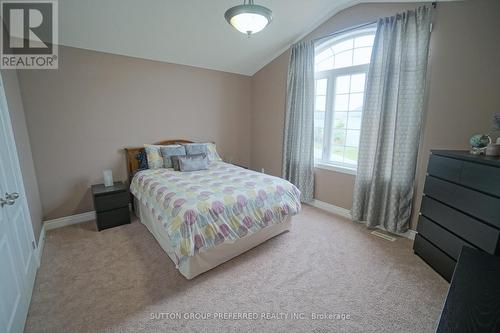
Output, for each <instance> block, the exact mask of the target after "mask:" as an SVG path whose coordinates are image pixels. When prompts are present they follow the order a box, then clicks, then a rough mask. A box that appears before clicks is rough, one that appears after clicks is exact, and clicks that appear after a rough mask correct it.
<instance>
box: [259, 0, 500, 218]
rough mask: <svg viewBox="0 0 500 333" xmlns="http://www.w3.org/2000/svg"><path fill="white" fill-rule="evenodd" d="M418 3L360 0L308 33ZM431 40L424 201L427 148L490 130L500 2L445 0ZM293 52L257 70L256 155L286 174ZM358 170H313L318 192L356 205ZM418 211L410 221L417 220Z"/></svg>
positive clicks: (498, 85)
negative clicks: (284, 156) (289, 71)
mask: <svg viewBox="0 0 500 333" xmlns="http://www.w3.org/2000/svg"><path fill="white" fill-rule="evenodd" d="M417 6H418V4H411V3H410V4H408V3H406V4H363V5H358V6H354V7H352V8H349V9H347V10H345V11H343V12H341V13H339V14H337V15H335V16H333V17H332V18H331V19H330V20H328V21H327V22H325V23H324V24H323V25H321V26H320V27H319V28H317V29H316V30H315V31H314V32H313V33H311V34H310V35H309V36H307V37H306V38H305V39H311V38H315V37H319V36H323V35H326V34H328V33H332V32H335V31H338V30H340V29H343V28H347V27H350V26H355V25H358V24H362V23H365V22H370V21H373V20H375V19H377V18H378V17H383V16H389V15H393V14H394V13H396V12H398V11H401V10H405V9H410V8H415V7H417ZM434 22H435V24H434V30H433V33H432V38H431V47H430V60H429V77H430V85H429V87H428V90H429V97H428V107H427V108H426V111H425V112H426V117H425V118H426V119H425V125H424V131H423V139H422V145H421V147H420V152H419V161H418V172H417V194H416V196H417V200H416V207H419V205H420V197H421V195H422V187H423V181H424V178H425V169H426V164H427V159H428V155H429V150H430V149H436V148H443V149H445V148H446V149H467V147H468V145H467V142H468V138H469V137H470V136H471V135H472V134H474V133H481V132H488V131H489V130H490V127H491V119H492V116H493V113H494V112H499V111H500V65H499V62H498V61H499V58H498V54H500V34H499V33H498V32H499V31H500V2H499V1H495V0H479V1H468V2H453V3H440V4H439V5H438V9H437V11H436V16H435V20H434ZM288 55H289V52H288V51H287V52H285V53H284V54H283V55H281V56H279V57H278V58H276V59H275V60H274V61H273V62H271V63H269V64H268V65H266V66H265V67H264V68H263V69H261V70H260V71H259V72H258V73H256V74H255V75H254V76H253V79H252V87H253V96H252V98H253V108H254V110H253V117H252V144H251V147H252V152H251V156H252V160H251V167H252V168H253V169H256V170H260V168H262V167H264V166H266V170H268V171H269V172H270V173H271V174H274V175H280V174H281V144H282V131H283V120H284V108H285V106H284V104H285V97H284V96H285V90H286V70H287V64H288ZM353 185H354V176H350V175H347V174H341V173H338V172H333V171H328V170H319V169H317V170H316V191H315V197H316V199H319V200H321V201H325V202H328V203H331V204H334V205H337V206H340V207H343V208H347V209H350V208H351V207H352V192H353ZM415 217H416V214H415V216H414V219H413V222H412V226H413V227H415V226H416V221H415V220H416V219H415Z"/></svg>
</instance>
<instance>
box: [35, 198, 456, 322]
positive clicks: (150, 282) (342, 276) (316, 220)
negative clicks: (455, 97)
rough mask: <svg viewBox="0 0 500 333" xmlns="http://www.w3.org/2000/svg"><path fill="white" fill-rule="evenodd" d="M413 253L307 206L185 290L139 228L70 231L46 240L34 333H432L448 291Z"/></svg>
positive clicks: (406, 245)
mask: <svg viewBox="0 0 500 333" xmlns="http://www.w3.org/2000/svg"><path fill="white" fill-rule="evenodd" d="M411 246H412V243H411V241H409V240H407V239H403V238H398V239H397V241H395V242H389V241H386V240H384V239H381V238H378V237H375V236H373V235H370V233H369V231H368V230H367V229H366V228H364V227H363V226H362V225H359V224H354V223H352V222H350V221H347V220H344V219H342V218H339V217H336V216H334V215H331V214H329V213H325V212H323V211H321V210H318V209H316V208H312V207H309V206H304V208H303V210H302V212H301V214H300V215H299V216H297V217H296V218H295V220H294V227H293V231H292V232H288V233H285V234H282V235H280V236H278V237H275V238H273V239H271V240H269V241H268V242H266V243H264V244H262V245H260V246H258V247H257V248H255V249H253V250H251V251H249V252H247V253H245V254H243V255H241V256H239V257H237V258H235V259H233V260H231V261H229V262H227V263H225V264H224V265H221V266H219V267H217V268H215V269H213V270H212V271H209V272H207V273H205V274H202V275H200V276H198V277H197V278H195V279H193V280H191V281H188V280H186V279H184V278H183V277H182V276H181V275H180V274H179V273H177V271H176V270H175V268H174V265H173V264H172V262H171V261H170V259H169V258H168V257H167V255H166V254H165V253H164V252H163V251H162V249H161V248H160V246H159V245H158V244H157V243H156V241H155V239H154V238H153V237H152V236H151V234H150V233H149V232H148V231H147V230H146V228H145V227H144V226H143V225H142V224H140V223H138V222H134V223H132V224H130V225H126V226H122V227H118V228H113V229H109V230H105V231H102V232H96V230H95V226H94V224H93V223H90V222H89V223H83V224H78V225H74V226H69V227H65V228H61V229H56V230H52V231H49V232H48V233H47V239H46V244H45V251H44V254H43V259H42V266H41V267H40V270H39V272H38V275H37V278H36V284H35V290H34V293H33V298H32V302H31V307H30V311H29V315H28V319H27V322H26V332H95V331H99V332H101V331H102V332H140V331H145V332H146V331H148V332H157V331H162V332H170V331H178V332H180V331H184V332H186V331H187V332H226V331H238V332H250V331H251V332H433V331H434V329H435V326H436V323H437V320H438V318H439V314H440V310H441V308H442V304H443V301H444V299H445V297H446V292H447V288H448V284H447V282H445V281H444V280H443V279H442V278H441V277H440V276H439V275H437V273H435V272H434V271H433V270H431V269H430V268H429V267H428V266H427V265H426V264H425V263H424V262H423V261H422V260H421V259H419V258H418V257H416V256H415V255H414V254H413V252H412V248H411ZM190 313H195V314H196V315H197V316H208V315H210V316H211V318H208V319H203V318H198V319H189V318H187V319H185V318H184V316H188V315H189V314H190ZM243 313H249V314H247V316H250V318H249V319H248V318H243V319H231V318H229V319H228V318H227V316H238V315H240V316H243ZM262 313H264V314H265V315H266V316H274V318H262V317H261V316H262ZM294 313H295V314H296V318H292V315H293V314H294ZM313 314H331V315H334V316H335V315H341V314H344V315H348V316H349V318H348V319H346V318H344V319H338V318H336V317H333V318H330V319H328V318H326V319H321V318H320V319H318V318H316V319H315V320H313V319H312V315H313ZM170 316H172V317H174V318H171V317H170ZM176 316H181V318H180V319H178V318H177V319H176V318H175V317H176ZM215 316H218V317H222V316H226V319H223V318H213V317H215ZM254 316H258V318H254ZM286 316H288V318H287V317H286ZM152 317H156V318H160V319H156V318H155V319H152Z"/></svg>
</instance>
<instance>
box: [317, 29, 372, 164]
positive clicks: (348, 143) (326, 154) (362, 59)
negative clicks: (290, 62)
mask: <svg viewBox="0 0 500 333" xmlns="http://www.w3.org/2000/svg"><path fill="white" fill-rule="evenodd" d="M374 38H375V28H368V29H366V28H365V29H363V30H356V31H353V32H349V33H346V34H342V35H340V36H337V37H335V38H332V39H330V40H328V41H327V42H325V43H322V44H320V45H318V46H317V47H316V57H315V89H314V94H315V103H314V159H315V161H316V164H317V165H320V166H321V165H330V166H334V167H341V168H345V169H351V170H355V169H356V165H357V160H358V147H359V136H360V130H361V117H362V114H363V100H364V92H365V80H366V74H367V72H368V67H369V64H370V58H371V52H372V46H373V41H374Z"/></svg>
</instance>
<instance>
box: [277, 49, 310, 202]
mask: <svg viewBox="0 0 500 333" xmlns="http://www.w3.org/2000/svg"><path fill="white" fill-rule="evenodd" d="M313 143H314V42H312V41H310V42H302V43H298V44H295V45H293V46H292V53H291V56H290V63H289V65H288V80H287V95H286V110H285V131H284V137H283V170H282V171H283V177H284V178H285V179H287V180H289V181H290V182H291V183H292V184H294V185H295V186H297V188H298V189H299V190H300V193H301V197H300V199H301V201H302V202H310V201H312V200H313V195H314V150H313Z"/></svg>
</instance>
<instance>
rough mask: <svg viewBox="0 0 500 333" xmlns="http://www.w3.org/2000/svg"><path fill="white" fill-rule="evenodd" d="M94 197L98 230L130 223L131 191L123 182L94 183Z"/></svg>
mask: <svg viewBox="0 0 500 333" xmlns="http://www.w3.org/2000/svg"><path fill="white" fill-rule="evenodd" d="M91 189H92V197H93V198H94V208H95V212H96V222H97V230H99V231H101V230H103V229H108V228H112V227H116V226H119V225H122V224H127V223H130V211H129V208H128V204H129V192H128V187H127V185H125V184H124V183H122V182H115V183H114V184H113V186H110V187H105V186H104V184H98V185H92V187H91Z"/></svg>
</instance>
